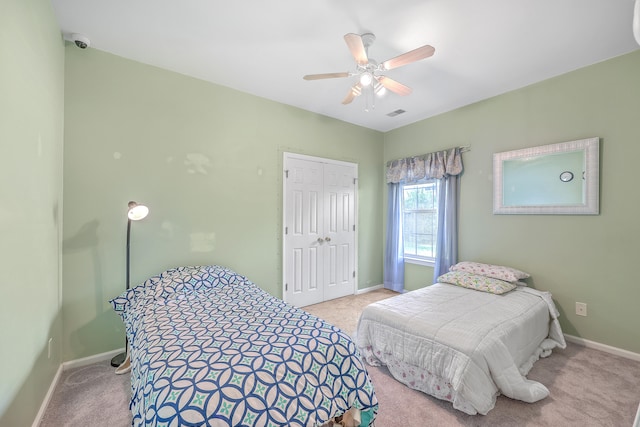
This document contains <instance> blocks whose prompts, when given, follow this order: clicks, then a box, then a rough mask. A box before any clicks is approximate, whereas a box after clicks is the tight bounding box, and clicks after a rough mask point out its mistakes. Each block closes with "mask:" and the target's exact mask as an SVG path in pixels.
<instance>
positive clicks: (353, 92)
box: [342, 83, 362, 105]
mask: <svg viewBox="0 0 640 427" xmlns="http://www.w3.org/2000/svg"><path fill="white" fill-rule="evenodd" d="M361 93H362V85H361V84H360V83H357V84H355V85H353V86H352V87H351V88H350V89H349V93H348V94H347V96H345V97H344V99H343V100H342V103H343V104H344V105H347V104H351V101H353V100H354V98H355V97H356V96H360V94H361Z"/></svg>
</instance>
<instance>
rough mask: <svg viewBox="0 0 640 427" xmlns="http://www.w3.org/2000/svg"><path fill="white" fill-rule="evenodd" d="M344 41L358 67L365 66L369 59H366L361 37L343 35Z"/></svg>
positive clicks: (350, 34)
mask: <svg viewBox="0 0 640 427" xmlns="http://www.w3.org/2000/svg"><path fill="white" fill-rule="evenodd" d="M344 41H345V42H347V47H348V48H349V50H350V51H351V55H353V58H354V59H355V60H356V62H357V63H358V65H367V64H368V63H369V58H367V50H366V49H365V48H364V43H363V42H362V37H361V36H360V35H359V34H353V33H349V34H345V36H344Z"/></svg>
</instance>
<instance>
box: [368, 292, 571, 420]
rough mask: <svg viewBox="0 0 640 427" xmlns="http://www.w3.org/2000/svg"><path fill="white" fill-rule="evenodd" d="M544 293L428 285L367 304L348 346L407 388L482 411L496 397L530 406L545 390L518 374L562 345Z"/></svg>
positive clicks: (465, 409)
mask: <svg viewBox="0 0 640 427" xmlns="http://www.w3.org/2000/svg"><path fill="white" fill-rule="evenodd" d="M557 317H558V311H557V310H556V307H555V306H554V303H553V301H552V299H551V294H550V293H548V292H541V291H537V290H535V289H531V288H527V287H524V286H517V287H516V288H515V289H514V290H512V291H510V292H507V293H505V294H502V295H495V294H492V293H487V292H479V291H477V290H473V289H467V288H464V287H460V286H455V285H452V284H448V283H436V284H434V285H432V286H428V287H425V288H422V289H419V290H416V291H412V292H408V293H405V294H401V295H398V296H395V297H392V298H389V299H386V300H382V301H379V302H377V303H374V304H371V305H369V306H368V307H366V308H365V310H364V311H363V313H362V315H361V318H360V320H359V324H358V330H357V336H356V343H357V346H358V348H359V349H360V352H361V353H362V355H363V356H364V358H365V360H366V361H367V363H369V364H371V365H374V366H379V365H386V366H387V367H388V369H389V371H390V372H391V373H392V375H393V376H394V377H395V378H396V379H398V380H399V381H401V382H403V383H404V384H406V385H408V386H409V387H411V388H414V389H417V390H420V391H423V392H426V393H427V394H430V395H432V396H435V397H437V398H440V399H443V400H447V401H450V402H452V403H453V407H454V408H456V409H459V410H461V411H463V412H465V413H467V414H471V415H474V414H476V413H480V414H487V413H488V412H489V411H490V410H491V409H492V408H493V407H494V405H495V402H496V397H497V396H498V394H500V393H502V394H503V395H505V396H508V397H510V398H513V399H518V400H522V401H525V402H536V401H538V400H540V399H543V398H544V397H546V396H547V395H548V394H549V391H548V389H547V388H546V387H545V386H544V385H542V384H540V383H538V382H536V381H531V380H528V379H527V378H526V377H525V375H526V374H527V373H528V372H529V370H530V369H531V367H532V366H533V363H534V362H535V361H536V360H538V359H539V358H540V357H546V356H548V355H550V354H551V350H552V349H553V348H555V347H560V348H565V347H566V343H565V340H564V336H563V334H562V330H561V329H560V324H559V323H558V320H557Z"/></svg>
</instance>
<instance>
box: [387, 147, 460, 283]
mask: <svg viewBox="0 0 640 427" xmlns="http://www.w3.org/2000/svg"><path fill="white" fill-rule="evenodd" d="M462 171H463V166H462V151H461V148H460V147H456V148H451V149H449V150H445V151H438V152H435V153H429V154H423V155H421V156H414V157H406V158H404V159H398V160H392V161H390V162H388V163H387V186H388V190H389V197H388V208H387V212H388V215H387V243H386V246H385V256H384V286H385V288H388V289H392V290H394V291H398V292H402V290H403V289H404V244H403V241H402V185H403V184H413V183H416V182H418V181H421V180H425V179H437V180H439V183H438V186H439V187H438V189H439V191H440V194H439V197H438V201H439V205H438V236H437V237H436V262H435V269H434V281H435V279H437V278H438V276H439V275H440V274H443V273H445V272H446V271H448V270H449V267H450V266H451V265H453V264H455V263H456V262H457V258H458V199H459V196H458V193H459V189H460V179H459V175H460V174H461V173H462Z"/></svg>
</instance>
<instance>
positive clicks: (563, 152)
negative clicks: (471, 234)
mask: <svg viewBox="0 0 640 427" xmlns="http://www.w3.org/2000/svg"><path fill="white" fill-rule="evenodd" d="M599 152H600V150H599V138H589V139H582V140H578V141H569V142H561V143H559V144H550V145H543V146H539V147H532V148H525V149H521V150H514V151H506V152H503V153H496V154H494V155H493V178H494V186H493V213H495V214H573V215H581V214H582V215H595V214H598V213H599V203H598V199H599V195H598V189H599V164H598V162H599Z"/></svg>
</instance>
